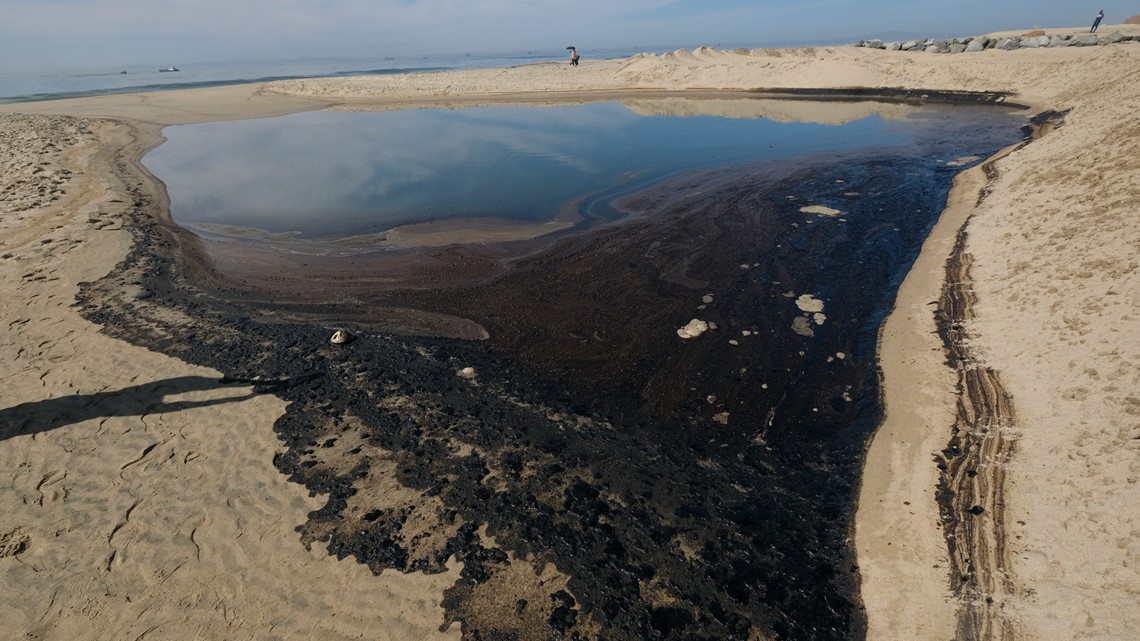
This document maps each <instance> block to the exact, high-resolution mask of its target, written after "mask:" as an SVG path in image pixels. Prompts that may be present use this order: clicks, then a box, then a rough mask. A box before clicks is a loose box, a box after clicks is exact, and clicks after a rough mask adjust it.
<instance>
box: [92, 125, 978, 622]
mask: <svg viewBox="0 0 1140 641" xmlns="http://www.w3.org/2000/svg"><path fill="white" fill-rule="evenodd" d="M1000 146H1001V144H1000V143H995V144H994V149H996V148H997V147H1000ZM843 161H844V162H839V163H836V162H832V163H817V164H812V165H809V166H806V167H804V168H802V169H799V170H797V171H795V172H793V173H791V174H790V175H783V176H779V177H778V178H773V176H776V175H777V174H776V173H768V174H766V173H764V172H763V171H762V170H756V169H749V170H744V169H742V170H739V171H738V172H736V173H735V174H734V173H732V172H728V175H725V176H721V177H720V178H719V179H718V180H716V181H712V180H710V177H709V176H707V175H699V176H700V178H701V180H703V181H706V182H704V183H701V184H702V185H705V186H707V184H709V183H715V184H716V185H717V186H718V188H717V189H715V190H705V189H700V190H697V189H694V185H693V184H692V183H687V182H686V179H685V178H682V179H679V180H675V181H671V182H670V183H668V184H666V185H663V186H661V187H659V188H658V189H657V190H656V191H652V192H650V193H647V194H645V195H644V196H643V197H642V199H641V200H640V201H638V202H634V203H632V206H639V207H642V208H643V210H644V214H643V215H642V216H640V217H639V218H638V219H637V220H634V221H631V222H629V223H626V224H624V225H618V226H614V227H609V228H605V229H601V230H596V231H595V232H591V233H588V234H585V235H580V236H574V237H571V238H569V239H567V240H564V241H561V242H559V243H558V244H556V245H555V246H554V247H552V248H550V249H548V250H547V251H545V252H541V253H538V254H535V255H533V256H531V257H529V258H527V259H525V260H521V261H518V262H516V263H513V264H512V266H511V269H510V270H508V271H507V272H506V273H505V274H503V275H500V276H498V277H496V278H494V279H491V280H489V281H488V282H486V283H483V284H481V285H474V286H473V285H463V286H457V287H438V288H434V289H422V288H421V289H417V290H414V291H400V290H399V289H398V288H395V289H391V290H389V291H386V292H384V293H383V294H382V295H377V296H376V297H375V298H372V299H364V298H358V299H357V300H355V301H354V302H353V303H352V305H351V306H349V307H351V309H349V308H348V307H346V306H344V305H343V304H342V305H341V307H340V308H338V306H337V305H329V304H328V303H325V304H321V303H318V302H311V301H310V302H300V303H297V304H295V305H289V304H283V303H282V302H280V301H277V302H274V303H272V304H268V303H265V302H256V301H253V302H242V299H243V298H257V297H256V296H254V295H251V294H249V293H245V292H243V291H241V290H239V289H238V288H236V287H234V286H233V285H232V283H230V284H227V283H226V282H224V281H219V280H216V278H215V277H213V276H211V273H210V264H209V261H208V260H207V259H206V258H205V257H204V256H202V255H201V254H200V247H199V246H198V244H197V241H196V240H195V239H193V238H190V237H189V235H188V234H186V233H185V232H181V231H179V230H177V229H172V228H170V227H167V226H165V225H162V224H160V223H157V222H155V220H158V219H161V212H155V211H154V210H155V208H159V209H161V207H162V199H161V197H160V196H158V197H156V195H155V194H149V193H147V192H146V191H144V190H142V189H140V190H139V191H137V192H136V193H135V194H134V197H135V198H136V199H137V203H136V204H137V207H136V210H135V213H134V215H133V218H134V219H133V221H132V223H131V226H132V230H133V231H134V233H135V239H136V245H135V248H134V249H133V250H132V252H131V253H130V255H129V256H128V258H127V259H126V260H125V261H124V262H123V263H122V264H121V265H120V266H119V268H118V269H116V271H115V272H114V273H112V274H111V275H109V276H108V277H107V278H105V279H103V280H101V281H99V282H96V283H93V284H90V285H89V286H88V287H86V288H85V290H84V292H83V294H82V296H81V301H82V304H83V313H84V315H85V316H86V317H87V318H89V319H90V320H93V321H95V322H99V323H102V324H104V325H105V327H106V331H108V332H109V333H111V334H113V335H115V336H118V337H121V338H124V339H127V340H130V341H131V342H134V343H136V344H141V345H145V346H147V347H150V348H151V349H154V350H157V351H160V352H164V353H168V354H171V355H175V356H177V357H178V358H181V359H183V360H186V361H188V362H192V363H198V364H203V365H209V366H211V367H214V368H217V369H219V370H221V371H223V372H225V373H226V376H227V378H228V379H230V380H234V381H247V382H248V381H252V380H256V381H258V387H259V388H260V389H262V390H263V391H266V392H272V393H274V394H277V395H278V396H280V397H282V398H284V399H286V400H288V401H290V402H291V405H290V406H289V410H288V411H287V413H286V415H285V416H283V417H282V418H281V419H280V420H279V421H278V422H277V424H276V426H275V429H276V430H277V432H278V434H279V436H280V438H281V439H282V441H283V442H284V443H285V444H286V445H287V447H288V450H287V452H286V453H285V454H283V455H282V456H280V457H279V458H278V459H277V461H276V464H277V466H278V468H279V469H280V470H282V471H283V472H285V473H287V474H289V475H290V476H291V478H292V479H294V480H296V481H298V482H301V483H303V484H305V485H306V486H307V487H308V488H309V489H310V491H313V492H320V493H327V494H328V497H329V500H328V503H327V505H326V506H325V507H324V508H323V509H321V510H319V511H317V512H314V513H313V514H311V515H310V520H309V521H308V522H307V523H306V524H304V525H302V526H301V527H300V528H299V529H300V533H301V537H302V539H303V540H304V541H306V542H314V541H327V542H328V543H329V550H330V552H331V553H335V554H337V555H338V556H354V557H356V558H357V559H358V560H360V561H361V562H364V563H367V564H368V565H369V566H370V567H371V568H372V569H373V571H375V572H380V571H382V570H384V569H389V568H391V569H395V570H400V571H426V572H433V571H441V570H442V569H443V568H444V567H445V565H446V563H447V562H448V559H449V558H452V557H454V558H455V559H457V560H459V561H461V562H462V563H463V566H464V569H463V579H462V580H461V581H459V582H458V583H457V584H456V585H455V586H454V587H453V588H452V589H451V590H449V591H448V594H447V597H446V599H445V601H444V605H445V608H446V610H447V612H448V616H449V617H450V619H451V620H455V621H458V622H460V624H461V625H462V626H463V629H464V633H465V636H466V637H467V638H520V639H529V638H558V637H560V636H566V637H567V638H573V637H574V635H577V636H578V637H579V638H595V637H600V638H607V639H621V638H630V639H647V638H692V639H696V638H709V639H714V638H715V639H725V638H739V639H748V638H752V635H755V634H757V633H760V634H763V635H767V636H773V637H776V638H796V639H848V638H861V637H862V635H863V630H864V628H865V622H864V616H863V614H862V612H861V606H860V605H859V599H858V569H857V567H856V565H855V562H854V552H853V548H852V547H851V545H850V543H849V537H850V530H851V525H852V518H853V511H854V502H855V497H856V495H857V486H858V475H859V472H860V468H861V461H862V454H863V450H864V447H865V445H866V442H867V438H868V437H869V435H870V434H871V432H872V431H873V430H874V428H875V426H876V425H877V423H878V420H879V417H880V409H879V406H878V402H879V390H878V373H877V367H876V362H875V341H876V335H877V331H878V326H879V323H880V322H881V320H882V318H883V316H884V315H885V314H886V313H887V312H888V311H889V310H890V307H891V304H892V301H893V295H894V294H893V292H894V290H895V288H896V287H897V285H898V283H899V281H900V280H901V277H902V275H904V274H905V273H906V271H907V269H908V268H909V265H910V263H911V262H912V261H913V259H914V257H915V256H916V255H917V253H918V249H919V247H920V246H921V243H922V239H923V238H924V236H925V234H926V232H927V231H928V230H929V228H930V226H931V225H932V224H933V221H934V220H935V219H936V218H937V215H938V212H939V211H940V208H941V206H942V204H943V203H944V202H945V195H946V193H947V191H948V190H949V181H950V178H951V177H952V176H953V174H954V173H955V172H956V171H957V169H956V168H955V167H949V166H946V165H945V164H939V163H938V162H936V161H935V160H933V159H932V158H931V157H929V156H926V155H922V154H916V155H881V156H874V155H868V156H865V157H863V158H860V159H857V160H855V159H850V158H845V159H843ZM688 179H689V180H692V178H691V177H690V178H688ZM697 191H700V194H699V195H697V196H694V193H695V192H697ZM809 206H818V207H823V208H825V209H824V210H820V211H827V212H828V213H827V214H821V213H816V210H812V211H806V212H805V211H802V209H803V208H805V207H809ZM829 214H830V215H829ZM454 251H455V252H457V254H458V255H459V256H461V257H462V258H463V260H468V258H467V257H468V256H470V253H471V252H473V251H474V250H472V249H471V248H456V249H455V250H454ZM476 253H477V252H476ZM460 267H462V265H460ZM369 306H376V307H378V308H384V307H387V308H391V307H398V308H401V309H426V310H429V311H431V312H434V313H439V314H445V315H448V316H454V317H458V318H467V319H471V320H473V321H475V322H477V323H479V324H481V325H482V326H485V327H487V328H488V329H489V332H490V339H489V340H488V341H485V342H471V341H464V340H458V339H445V338H427V337H412V336H398V335H396V334H393V333H391V332H389V331H385V332H380V331H377V330H375V329H370V328H369V327H368V324H367V323H366V322H364V320H365V319H366V318H367V312H368V309H369ZM693 318H698V319H700V320H702V321H704V322H705V323H706V324H711V325H713V326H714V328H712V329H709V330H708V331H706V332H705V333H703V334H701V335H700V336H697V337H695V338H690V339H683V338H681V337H680V336H678V334H677V330H678V328H680V327H682V326H684V325H685V324H686V323H688V322H689V321H690V320H691V319H693ZM346 319H349V320H351V325H352V329H353V330H354V331H355V332H356V333H357V334H358V339H357V340H355V341H353V342H352V343H350V344H348V345H344V346H338V345H331V344H329V343H328V334H329V333H330V330H331V329H332V328H333V327H336V326H341V325H344V324H345V323H346ZM385 327H386V329H391V325H390V324H386V326H385Z"/></svg>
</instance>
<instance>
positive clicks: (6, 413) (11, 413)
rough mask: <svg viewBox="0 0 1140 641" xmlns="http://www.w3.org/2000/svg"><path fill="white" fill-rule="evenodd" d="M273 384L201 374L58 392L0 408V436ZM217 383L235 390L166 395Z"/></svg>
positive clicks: (238, 394) (239, 397)
mask: <svg viewBox="0 0 1140 641" xmlns="http://www.w3.org/2000/svg"><path fill="white" fill-rule="evenodd" d="M235 384H244V385H250V384H253V385H256V387H255V388H254V389H253V390H252V391H244V390H243V389H242V388H237V387H233V386H234V385H235ZM277 384H280V383H279V382H277V381H246V380H235V379H228V378H221V379H218V378H209V377H205V376H179V377H176V378H168V379H165V380H160V381H154V382H151V383H144V384H142V385H134V386H131V387H124V388H123V389H120V390H115V391H108V392H97V393H95V394H76V395H75V396H61V397H57V398H49V399H46V400H43V401H35V402H32V403H21V404H20V405H15V406H12V407H7V408H4V409H0V440H6V439H9V438H12V437H15V436H25V435H28V434H37V433H39V432H46V431H49V430H53V429H56V428H58V427H65V426H67V425H74V424H76V423H82V422H83V421H88V420H92V419H98V418H111V417H115V416H147V415H151V414H165V413H167V412H177V411H180V410H186V409H192V408H195V407H210V406H212V405H222V404H224V403H234V402H238V401H243V400H246V399H249V398H252V397H253V396H256V395H257V394H259V393H261V392H262V391H266V390H265V389H264V388H267V387H273V386H275V385H277ZM222 388H232V391H233V392H234V394H232V395H228V396H225V397H223V398H212V399H207V400H200V401H191V400H173V401H167V400H166V397H168V396H177V395H179V394H187V393H190V392H203V391H209V390H215V389H222Z"/></svg>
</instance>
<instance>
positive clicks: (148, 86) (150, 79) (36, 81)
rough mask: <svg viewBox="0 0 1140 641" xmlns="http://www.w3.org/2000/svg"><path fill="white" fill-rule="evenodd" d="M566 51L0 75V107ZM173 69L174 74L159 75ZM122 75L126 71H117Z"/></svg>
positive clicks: (473, 63) (481, 64)
mask: <svg viewBox="0 0 1140 641" xmlns="http://www.w3.org/2000/svg"><path fill="white" fill-rule="evenodd" d="M639 52H640V51H632V50H631V51H618V50H614V51H589V52H583V55H584V57H586V58H588V59H605V58H624V57H628V56H631V55H633V54H635V53H639ZM566 55H567V54H566V52H565V51H561V50H558V51H543V52H526V53H517V54H495V55H472V56H468V55H454V56H417V57H405V58H394V57H377V58H337V59H327V60H295V61H286V62H280V61H277V62H216V63H202V64H179V62H178V61H177V60H175V61H169V62H167V61H159V62H158V63H157V64H154V65H147V66H133V67H126V68H122V69H107V70H106V71H104V72H95V73H54V74H39V75H11V74H9V75H0V103H6V102H26V101H31V100H54V99H59V98H78V97H82V96H98V95H104V94H113V93H133V92H142V91H160V90H165V89H189V88H194V87H213V86H219V85H232V84H243V83H249V82H265V81H270V80H282V79H288V78H319V77H331V76H359V75H370V74H397V73H410V72H417V71H442V70H448V69H478V68H487V67H509V66H514V65H521V64H529V63H535V62H548V61H563V60H566ZM167 65H173V66H174V67H177V68H178V69H179V71H177V72H160V71H159V68H160V67H166V66H167ZM121 71H126V72H127V73H125V74H123V73H120V72H121Z"/></svg>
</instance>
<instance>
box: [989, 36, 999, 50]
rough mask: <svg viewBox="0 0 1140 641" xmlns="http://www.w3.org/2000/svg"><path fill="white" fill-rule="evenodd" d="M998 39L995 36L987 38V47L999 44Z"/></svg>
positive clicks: (990, 47) (991, 47)
mask: <svg viewBox="0 0 1140 641" xmlns="http://www.w3.org/2000/svg"><path fill="white" fill-rule="evenodd" d="M997 43H998V41H997V40H995V39H993V38H986V49H993V48H994V47H996V46H997Z"/></svg>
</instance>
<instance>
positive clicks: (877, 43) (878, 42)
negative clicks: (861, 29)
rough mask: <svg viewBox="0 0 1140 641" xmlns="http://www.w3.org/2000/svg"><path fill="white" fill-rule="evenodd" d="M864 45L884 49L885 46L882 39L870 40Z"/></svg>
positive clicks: (869, 47)
mask: <svg viewBox="0 0 1140 641" xmlns="http://www.w3.org/2000/svg"><path fill="white" fill-rule="evenodd" d="M863 46H864V47H867V48H868V49H882V48H883V41H882V40H868V41H867V42H866V43H864V45H863Z"/></svg>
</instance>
